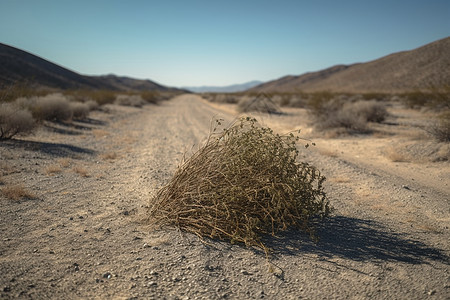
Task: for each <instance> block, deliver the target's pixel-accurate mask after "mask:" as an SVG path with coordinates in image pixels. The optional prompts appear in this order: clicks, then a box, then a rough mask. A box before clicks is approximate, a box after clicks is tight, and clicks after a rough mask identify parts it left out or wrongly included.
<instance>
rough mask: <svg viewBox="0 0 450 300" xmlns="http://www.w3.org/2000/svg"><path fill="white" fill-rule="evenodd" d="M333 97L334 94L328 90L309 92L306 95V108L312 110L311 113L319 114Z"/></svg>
mask: <svg viewBox="0 0 450 300" xmlns="http://www.w3.org/2000/svg"><path fill="white" fill-rule="evenodd" d="M333 99H334V95H333V94H332V93H330V92H315V93H311V94H310V95H309V97H308V101H307V108H308V109H309V110H310V111H312V113H313V114H321V113H322V111H323V110H324V108H325V106H326V107H327V108H328V107H329V104H330V102H331V100H333Z"/></svg>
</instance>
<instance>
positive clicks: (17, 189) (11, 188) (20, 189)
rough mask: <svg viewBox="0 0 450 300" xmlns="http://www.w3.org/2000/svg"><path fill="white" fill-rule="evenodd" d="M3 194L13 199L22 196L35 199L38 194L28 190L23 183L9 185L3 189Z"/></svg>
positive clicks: (18, 198)
mask: <svg viewBox="0 0 450 300" xmlns="http://www.w3.org/2000/svg"><path fill="white" fill-rule="evenodd" d="M1 191H2V194H3V195H4V196H5V197H6V198H9V199H11V200H20V199H22V198H27V199H34V198H36V195H35V194H33V193H31V192H30V191H28V190H27V189H26V188H25V187H24V186H23V185H22V184H16V185H8V186H5V187H3V188H2V189H1Z"/></svg>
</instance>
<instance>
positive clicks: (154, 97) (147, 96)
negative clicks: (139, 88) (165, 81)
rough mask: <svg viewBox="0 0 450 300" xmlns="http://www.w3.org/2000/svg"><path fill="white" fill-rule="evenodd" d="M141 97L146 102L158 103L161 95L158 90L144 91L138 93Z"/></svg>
mask: <svg viewBox="0 0 450 300" xmlns="http://www.w3.org/2000/svg"><path fill="white" fill-rule="evenodd" d="M140 96H141V98H142V99H143V100H144V101H145V102H146V103H151V104H158V102H159V99H160V97H161V95H160V94H159V93H158V92H152V91H144V92H141V93H140Z"/></svg>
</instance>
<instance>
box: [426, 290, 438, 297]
mask: <svg viewBox="0 0 450 300" xmlns="http://www.w3.org/2000/svg"><path fill="white" fill-rule="evenodd" d="M434 294H436V291H435V290H431V291H429V292H428V295H430V296H431V295H434Z"/></svg>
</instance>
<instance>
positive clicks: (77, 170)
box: [72, 166, 89, 177]
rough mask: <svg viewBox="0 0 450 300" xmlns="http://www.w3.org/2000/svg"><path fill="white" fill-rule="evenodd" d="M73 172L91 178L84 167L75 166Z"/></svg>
mask: <svg viewBox="0 0 450 300" xmlns="http://www.w3.org/2000/svg"><path fill="white" fill-rule="evenodd" d="M72 170H73V171H74V172H75V173H77V174H78V175H80V176H81V177H89V173H88V171H87V170H86V169H85V168H84V167H82V166H75V167H73V169H72Z"/></svg>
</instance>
